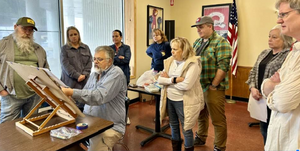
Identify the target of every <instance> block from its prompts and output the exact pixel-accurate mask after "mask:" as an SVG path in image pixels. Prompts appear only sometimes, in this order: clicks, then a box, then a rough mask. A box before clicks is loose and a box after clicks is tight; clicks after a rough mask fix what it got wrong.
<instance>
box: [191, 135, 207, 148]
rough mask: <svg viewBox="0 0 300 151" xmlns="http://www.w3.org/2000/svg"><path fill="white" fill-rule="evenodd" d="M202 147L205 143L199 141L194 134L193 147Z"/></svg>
mask: <svg viewBox="0 0 300 151" xmlns="http://www.w3.org/2000/svg"><path fill="white" fill-rule="evenodd" d="M203 145H205V141H203V140H201V139H200V138H199V137H198V136H197V133H196V136H195V141H194V146H203Z"/></svg>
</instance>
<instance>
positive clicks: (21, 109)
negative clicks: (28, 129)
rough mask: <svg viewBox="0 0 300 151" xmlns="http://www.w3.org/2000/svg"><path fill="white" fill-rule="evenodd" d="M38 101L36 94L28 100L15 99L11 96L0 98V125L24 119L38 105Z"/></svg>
mask: <svg viewBox="0 0 300 151" xmlns="http://www.w3.org/2000/svg"><path fill="white" fill-rule="evenodd" d="M39 100H40V97H39V96H38V95H37V94H34V95H33V96H31V97H30V98H28V99H16V98H14V97H12V96H11V95H7V96H2V97H1V115H0V123H4V122H6V121H12V120H14V119H17V118H21V117H25V116H26V115H27V114H28V113H29V112H30V111H31V110H32V109H33V108H34V107H35V105H36V104H38V103H39ZM36 113H37V111H36Z"/></svg>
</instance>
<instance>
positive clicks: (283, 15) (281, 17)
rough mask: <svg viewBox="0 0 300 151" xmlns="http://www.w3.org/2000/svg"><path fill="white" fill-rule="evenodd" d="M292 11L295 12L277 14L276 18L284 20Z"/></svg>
mask: <svg viewBox="0 0 300 151" xmlns="http://www.w3.org/2000/svg"><path fill="white" fill-rule="evenodd" d="M292 11H295V10H290V11H288V12H284V13H279V14H278V18H280V19H283V18H286V17H287V16H288V15H289V13H290V12H292Z"/></svg>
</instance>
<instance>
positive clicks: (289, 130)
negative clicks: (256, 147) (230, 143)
mask: <svg viewBox="0 0 300 151" xmlns="http://www.w3.org/2000/svg"><path fill="white" fill-rule="evenodd" d="M279 74H280V79H281V82H280V83H279V84H278V85H277V86H275V89H274V90H273V91H272V92H271V93H270V94H269V95H268V99H267V105H268V106H269V108H270V109H271V110H272V114H271V118H270V124H269V127H268V138H267V142H266V145H265V150H297V149H299V148H300V42H297V43H295V44H294V47H293V51H291V52H290V53H289V55H288V56H287V58H286V60H285V62H284V63H283V65H282V67H281V70H280V72H279Z"/></svg>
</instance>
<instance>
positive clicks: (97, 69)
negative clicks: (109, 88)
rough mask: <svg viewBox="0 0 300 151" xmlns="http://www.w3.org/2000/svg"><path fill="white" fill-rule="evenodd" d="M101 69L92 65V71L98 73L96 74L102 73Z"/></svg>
mask: <svg viewBox="0 0 300 151" xmlns="http://www.w3.org/2000/svg"><path fill="white" fill-rule="evenodd" d="M102 71H103V70H102V69H101V68H100V67H97V66H95V65H94V72H96V73H98V74H101V73H102Z"/></svg>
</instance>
